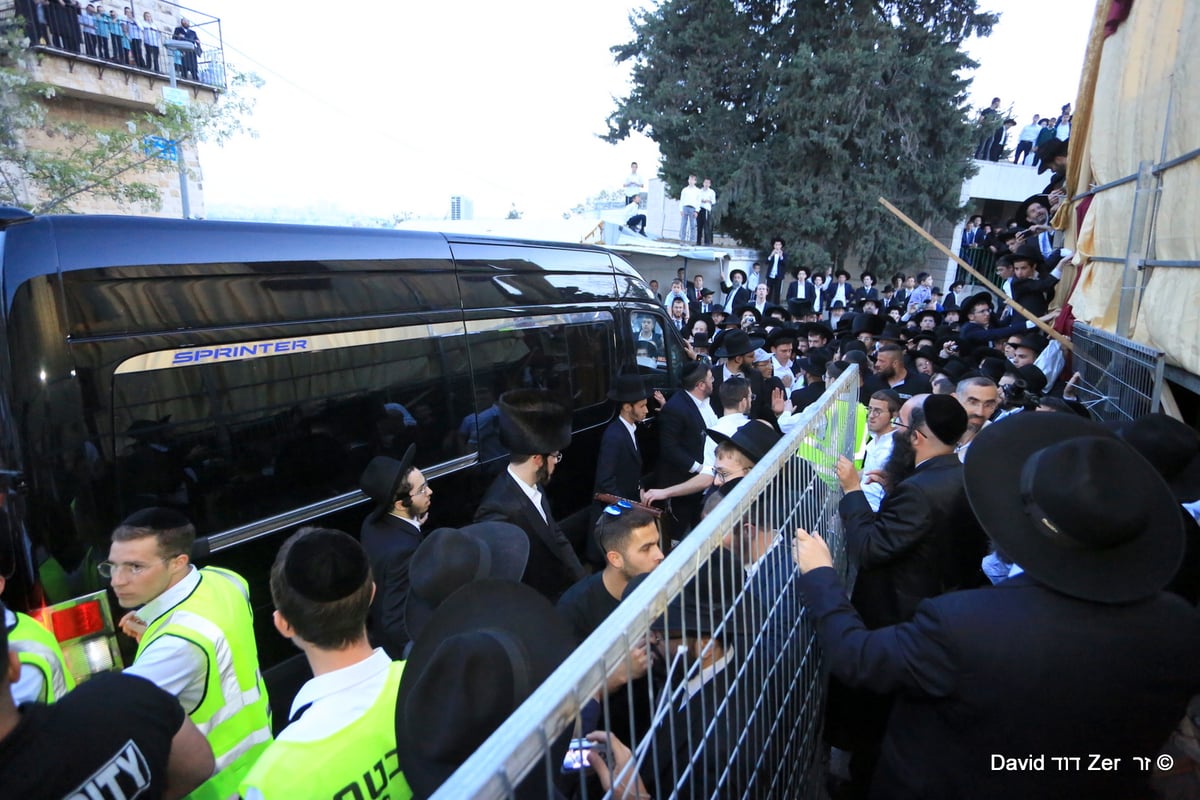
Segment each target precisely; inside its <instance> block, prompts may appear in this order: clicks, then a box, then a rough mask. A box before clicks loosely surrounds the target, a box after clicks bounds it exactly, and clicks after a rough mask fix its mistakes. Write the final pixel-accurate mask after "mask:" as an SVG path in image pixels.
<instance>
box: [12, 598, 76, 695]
mask: <svg viewBox="0 0 1200 800" xmlns="http://www.w3.org/2000/svg"><path fill="white" fill-rule="evenodd" d="M4 584H5V580H4V576H3V575H0V595H2V594H4ZM0 610H3V611H4V628H5V630H7V631H8V649H9V650H11V651H12V652H14V653H16V654H17V660H18V661H20V662H21V677H20V678H18V679H17V682H16V683H14V684H13V685H12V696H13V701H14V702H15V703H16V704H17V705H21V704H22V703H53V702H54V701H55V700H58V699H59V698H61V697H62V696H63V695H64V694H66V693H67V692H69V691H71V690H72V689H74V688H75V678H74V677H72V675H71V673H70V672H69V671H68V670H67V662H66V660H65V659H64V658H63V652H62V648H61V647H59V646H58V640H57V639H55V638H54V634H52V633H50V631H48V630H46V629H45V628H44V627H42V625H41V624H40V623H38V621H37V620H35V619H34V618H33V617H31V616H28V615H27V614H22V613H20V612H18V611H11V610H9V609H8V608H5V606H4V604H3V603H0Z"/></svg>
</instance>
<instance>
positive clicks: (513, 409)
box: [475, 389, 587, 602]
mask: <svg viewBox="0 0 1200 800" xmlns="http://www.w3.org/2000/svg"><path fill="white" fill-rule="evenodd" d="M499 406H500V442H501V444H503V445H504V446H505V447H506V448H507V449H508V451H509V453H510V454H511V455H510V456H509V459H508V469H506V470H505V471H504V472H502V473H500V474H499V475H497V476H496V479H495V480H493V481H492V485H491V486H489V487H488V490H487V491H486V492H484V495H483V499H482V500H481V501H480V503H479V508H478V509H477V510H476V511H475V521H476V522H486V521H498V522H508V523H510V524H513V525H516V526H517V527H518V528H520V529H521V530H523V531H525V535H526V536H528V537H529V563H528V565H527V566H526V568H525V575H524V577H523V578H522V581H523V582H524V583H526V584H528V585H529V586H532V587H533V588H534V589H536V590H537V591H538V592H540V593H541V594H543V595H545V596H546V598H547V599H549V600H550V601H551V602H553V601H555V600H557V599H558V598H559V596H560V595H561V594H562V593H563V592H564V591H566V590H567V587H568V586H570V585H571V584H572V583H574V582H575V581H577V580H579V579H580V578H582V577H583V576H584V575H586V574H587V573H586V571H585V570H584V568H583V564H582V563H580V561H579V556H578V555H576V553H575V549H574V548H573V547H572V546H571V542H570V541H569V540H568V539H567V537H566V534H564V533H563V530H562V528H561V527H559V525H558V523H557V522H556V521H555V519H554V515H553V514H552V513H551V510H550V500H549V498H547V497H546V485H547V484H548V483H549V482H550V479H551V477H553V475H554V470H555V469H556V468H557V467H558V462H560V461H562V459H563V451H564V450H565V449H566V448H567V447H568V446H569V445H570V444H571V409H569V408H568V407H567V406H566V405H565V404H564V403H563V402H562V401H561V400H559V399H558V398H557V397H556V396H555V395H554V394H553V393H551V392H549V391H547V390H545V389H515V390H513V391H509V392H505V393H504V394H502V395H500V401H499Z"/></svg>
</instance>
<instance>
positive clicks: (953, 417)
mask: <svg viewBox="0 0 1200 800" xmlns="http://www.w3.org/2000/svg"><path fill="white" fill-rule="evenodd" d="M893 425H894V426H895V427H896V429H897V430H896V432H895V433H894V434H893V438H894V452H893V458H894V457H895V451H899V450H900V449H901V447H902V445H904V446H907V447H910V448H911V450H912V452H913V455H914V462H915V469H914V471H913V473H912V474H911V475H910V476H909V477H908V478H906V479H904V480H903V481H900V482H899V483H898V484H897V485H895V486H892V487H890V488H889V489H888V493H887V496H885V497H884V498H883V502H882V503H880V506H879V511H878V512H876V511H873V510H872V509H871V506H870V503H869V502H868V501H867V498H866V495H865V494H864V493H863V491H862V484H861V481H860V478H859V474H858V472H857V470H855V469H854V465H853V463H851V462H850V461H849V459H847V458H846V457H845V456H842V457H840V458H839V459H838V465H837V475H838V480H839V482H840V483H841V485H842V490H843V492H844V493H845V494H844V496H843V497H842V500H841V503H840V504H839V507H838V510H839V512H840V513H841V516H842V520H843V523H844V525H845V535H846V548H847V554H848V555H849V557H850V560H851V563H852V564H853V565H854V566H855V567H857V568H858V578H857V580H856V582H855V584H854V591H853V593H852V594H851V596H850V602H851V604H852V605H853V606H854V607H855V608H856V609H857V610H858V612H859V613H860V614H861V615H862V618H863V620H864V622H865V623H866V625H867V627H868V628H870V629H875V628H882V627H886V626H888V625H895V624H897V623H900V622H905V621H907V620H909V619H911V618H912V616H913V614H914V612H915V611H916V607H917V604H918V603H919V602H920V601H921V600H924V599H926V598H929V597H936V596H937V595H939V594H942V593H943V592H947V591H953V590H956V589H966V588H974V587H976V586H981V585H983V584H984V582H985V580H986V579H985V578H984V575H983V572H982V570H981V569H980V561H981V559H982V558H983V557H984V556H985V555H986V554H987V551H988V540H987V537H986V536H985V535H984V533H983V530H982V529H981V528H980V526H979V522H978V521H977V520H976V518H975V514H974V512H972V511H971V506H970V504H969V503H968V502H967V495H966V490H965V489H964V488H963V479H962V468H963V467H962V462H960V461H959V460H958V457H957V456H956V455H955V453H954V448H955V445H957V444H958V440H959V439H960V438H962V435H963V433H965V432H966V430H967V412H966V411H965V410H964V409H963V407H962V405H961V404H960V403H959V402H958V400H956V399H955V398H954V397H951V396H949V395H917V396H916V397H913V398H912V399H910V400H908V401H907V402H906V403H904V405H903V406H901V408H900V415H899V417H898V418H897V419H896V420H894V421H893ZM890 708H891V698H890V697H886V696H881V695H877V694H873V693H870V692H865V691H862V690H851V689H848V688H847V687H846V686H845V685H844V684H841V683H839V682H838V681H836V680H834V681H832V682H831V689H830V699H829V726H828V738H829V741H830V743H831V744H833V745H834V746H835V747H838V748H841V749H843V750H850V751H851V752H852V756H851V760H850V777H851V782H852V784H853V785H854V786H855V787H858V788H862V787H866V786H868V785H869V784H870V779H871V775H872V773H873V771H874V768H875V764H876V762H877V761H878V758H879V746H880V743H881V742H882V739H883V731H884V726H885V723H886V721H887V716H888V712H889V710H890ZM855 796H858V795H855ZM862 796H865V793H864V794H863V795H862Z"/></svg>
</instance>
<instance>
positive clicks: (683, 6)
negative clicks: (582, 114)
mask: <svg viewBox="0 0 1200 800" xmlns="http://www.w3.org/2000/svg"><path fill="white" fill-rule="evenodd" d="M995 21H996V17H995V16H994V15H991V14H987V13H982V12H979V11H978V10H977V8H976V3H975V0H875V1H874V2H869V1H868V0H778V2H764V1H763V0H663V2H661V3H660V4H659V5H657V6H656V7H654V8H653V9H650V10H647V11H643V12H641V13H638V14H635V15H634V16H633V17H631V20H630V22H631V24H632V26H633V32H634V38H633V39H632V41H630V42H628V43H626V44H622V45H618V46H616V47H614V48H613V53H614V55H615V57H616V59H617V61H618V62H628V63H630V64H631V66H632V89H631V91H630V93H629V95H628V96H627V97H624V98H621V99H619V100H618V101H617V108H616V110H615V111H614V112H613V113H612V114H611V115H610V116H609V119H608V132H607V134H606V137H605V138H606V139H607V140H609V141H612V142H617V141H620V140H621V139H624V138H625V137H627V136H628V135H629V134H630V133H631V132H633V131H639V132H642V133H644V134H646V135H647V136H649V137H650V138H651V139H653V140H654V141H655V142H656V143H657V144H658V146H659V149H660V152H661V153H662V156H663V162H662V168H661V172H662V176H663V178H664V179H665V180H666V181H667V183H668V184H669V185H670V186H671V187H672V188H673V189H675V190H676V191H677V190H678V187H682V186H684V185H685V184H686V182H687V176H688V175H689V174H695V175H697V176H700V177H704V176H708V177H711V178H713V182H714V185H716V186H717V188H718V192H719V202H718V205H717V211H718V214H719V216H717V217H716V220H717V224H718V226H719V228H720V229H721V230H723V231H725V232H727V233H730V234H732V235H733V236H735V237H736V238H738V239H739V240H741V241H742V242H745V243H747V244H751V243H753V244H765V243H767V242H769V241H770V239H771V237H773V236H783V237H784V238H785V239H786V240H787V242H788V250H789V253H790V254H791V256H792V258H793V264H797V263H799V264H805V265H806V266H808V267H810V269H820V270H828V269H830V268H838V267H840V266H842V265H844V264H846V263H848V262H851V261H854V262H857V263H858V264H860V265H861V266H863V267H870V268H872V269H874V270H876V271H877V272H880V273H883V274H889V273H891V272H894V271H896V270H904V269H905V268H906V267H909V266H910V265H912V262H913V261H914V259H915V258H919V255H917V254H918V253H919V252H920V247H921V245H920V239H919V238H917V237H916V236H915V234H912V233H911V232H908V231H907V229H905V228H903V226H902V225H900V224H899V223H898V222H897V221H896V220H895V219H894V218H893V217H892V216H891V215H890V214H888V212H887V211H886V210H885V209H883V208H882V207H881V206H880V205H879V204H878V202H877V200H876V198H878V197H880V196H881V195H882V196H884V197H887V198H888V199H889V200H891V201H892V202H894V203H896V204H897V205H898V206H899V207H900V208H902V209H905V210H906V212H908V213H909V215H910V216H913V217H914V218H916V219H925V220H929V221H934V220H938V219H949V218H952V217H954V216H955V215H957V214H958V212H959V211H960V203H959V190H960V186H961V184H962V181H963V179H964V178H965V177H967V176H968V175H969V171H970V169H971V168H972V167H971V162H970V156H971V153H972V151H973V149H974V146H975V144H976V140H977V138H978V134H977V130H976V128H975V126H974V125H972V124H971V123H970V122H969V121H968V109H967V107H966V90H967V85H968V81H967V80H965V79H963V78H962V77H960V74H959V73H960V71H962V70H965V69H966V68H969V67H972V66H974V63H973V62H972V61H971V60H970V59H969V58H968V57H967V56H966V55H965V53H964V52H963V50H962V44H963V41H964V40H965V39H966V38H967V37H969V36H986V35H987V34H988V33H990V31H991V27H992V25H993V24H994V23H995Z"/></svg>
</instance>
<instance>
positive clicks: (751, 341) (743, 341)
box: [713, 330, 763, 358]
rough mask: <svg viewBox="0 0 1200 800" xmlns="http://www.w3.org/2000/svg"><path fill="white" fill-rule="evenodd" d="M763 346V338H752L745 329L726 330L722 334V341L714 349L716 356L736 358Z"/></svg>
mask: <svg viewBox="0 0 1200 800" xmlns="http://www.w3.org/2000/svg"><path fill="white" fill-rule="evenodd" d="M762 346H763V340H762V339H759V338H757V337H754V338H751V337H750V336H749V335H748V334H747V333H746V332H745V331H742V330H731V331H726V332H725V334H724V335H723V336H721V341H720V343H719V344H718V345H717V349H716V350H714V351H713V356H714V357H716V358H735V357H737V356H742V355H745V354H746V353H753V352H754V351H755V350H757V349H758V348H760V347H762Z"/></svg>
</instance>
